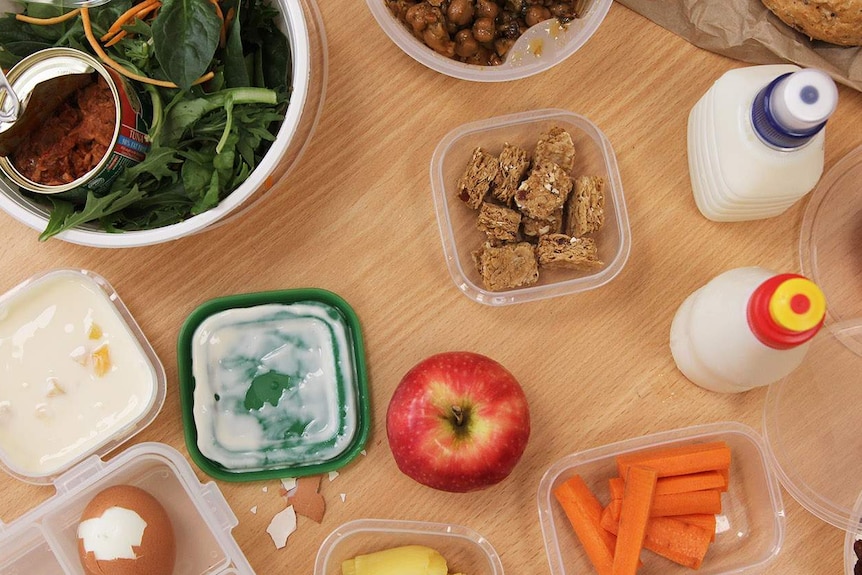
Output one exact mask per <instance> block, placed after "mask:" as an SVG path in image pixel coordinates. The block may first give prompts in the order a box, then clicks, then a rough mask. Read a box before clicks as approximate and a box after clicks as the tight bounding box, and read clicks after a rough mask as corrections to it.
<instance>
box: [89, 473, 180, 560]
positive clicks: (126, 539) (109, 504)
mask: <svg viewBox="0 0 862 575" xmlns="http://www.w3.org/2000/svg"><path fill="white" fill-rule="evenodd" d="M78 555H79V556H80V558H81V565H82V566H83V567H84V572H85V573H87V574H88V575H172V573H173V570H174V562H175V560H176V540H175V538H174V530H173V527H172V526H171V521H170V518H169V517H168V514H167V512H166V511H165V509H164V507H162V505H161V503H159V501H158V500H157V499H156V498H155V497H153V496H152V495H150V494H149V493H147V492H146V491H144V490H143V489H140V488H138V487H133V486H131V485H115V486H113V487H108V488H107V489H105V490H103V491H100V492H99V493H98V494H97V495H96V496H95V497H94V498H93V499H92V500H91V501H90V503H88V504H87V507H86V508H85V509H84V512H83V513H82V514H81V521H80V523H79V524H78Z"/></svg>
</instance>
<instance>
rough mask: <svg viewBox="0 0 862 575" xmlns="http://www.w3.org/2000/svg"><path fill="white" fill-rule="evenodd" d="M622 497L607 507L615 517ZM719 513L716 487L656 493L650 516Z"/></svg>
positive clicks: (618, 514)
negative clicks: (682, 491) (703, 489)
mask: <svg viewBox="0 0 862 575" xmlns="http://www.w3.org/2000/svg"><path fill="white" fill-rule="evenodd" d="M621 503H622V499H612V500H611V502H610V504H608V507H609V508H610V509H611V512H612V513H613V515H614V518H615V519H617V520H618V519H619V517H620V507H621ZM716 513H721V492H720V491H718V490H716V489H708V490H706V491H688V492H686V493H672V494H670V495H656V496H654V497H653V500H652V510H651V512H650V516H651V517H670V516H674V515H702V514H709V515H715V514H716Z"/></svg>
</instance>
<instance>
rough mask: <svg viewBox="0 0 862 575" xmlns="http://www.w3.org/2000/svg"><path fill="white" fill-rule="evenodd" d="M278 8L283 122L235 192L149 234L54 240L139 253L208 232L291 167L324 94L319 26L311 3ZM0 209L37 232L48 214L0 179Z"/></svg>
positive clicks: (79, 231)
mask: <svg viewBox="0 0 862 575" xmlns="http://www.w3.org/2000/svg"><path fill="white" fill-rule="evenodd" d="M272 1H273V2H274V3H275V4H276V5H277V7H278V10H279V12H280V14H281V20H280V21H279V22H278V26H279V28H280V29H281V30H282V32H284V34H285V35H286V36H287V40H288V44H289V46H290V51H291V63H292V69H291V77H292V86H291V88H292V91H291V96H290V103H289V104H288V106H287V109H286V110H285V117H284V121H283V122H282V124H281V127H280V128H279V130H278V133H277V134H276V138H275V141H274V142H273V143H272V145H271V147H270V149H269V150H268V151H267V153H266V154H265V155H264V157H263V159H262V160H261V162H260V163H259V164H258V165H257V166H256V167H255V169H254V170H253V171H252V172H251V174H250V175H249V177H248V179H246V180H245V181H244V182H243V183H242V184H241V185H240V186H239V187H238V188H237V189H236V190H234V191H233V192H231V194H230V195H228V196H227V197H226V198H225V199H224V200H222V201H221V202H220V203H219V204H218V205H217V206H216V207H214V208H212V209H210V210H208V211H206V212H203V213H201V214H198V215H196V216H192V217H190V218H188V219H186V220H183V221H181V222H178V223H175V224H171V225H168V226H164V227H161V228H154V229H150V230H135V231H126V232H121V233H114V232H106V231H104V230H101V229H98V228H97V227H95V226H93V225H90V224H85V225H81V226H78V227H75V228H73V229H70V230H67V231H64V232H62V233H60V234H58V235H57V236H56V238H58V239H60V240H63V241H67V242H70V243H74V244H80V245H86V246H94V247H104V248H121V247H139V246H146V245H152V244H159V243H163V242H168V241H171V240H175V239H178V238H181V237H184V236H188V235H191V234H194V233H197V232H200V231H203V230H207V229H212V228H213V227H214V226H216V225H220V224H223V223H225V222H226V221H228V220H229V219H233V217H235V216H238V215H240V214H241V213H242V212H243V211H244V210H245V209H247V208H248V207H250V206H251V205H252V204H253V203H255V202H256V201H257V200H259V199H260V198H261V197H262V196H264V195H265V193H266V192H267V191H268V190H269V189H271V188H272V187H273V185H274V184H275V183H276V182H277V181H278V180H279V179H281V178H282V177H283V176H284V175H285V174H287V172H288V171H289V169H290V168H291V167H292V166H293V165H295V164H296V162H297V161H298V160H299V158H300V156H301V155H302V153H303V152H304V151H305V148H306V147H307V145H308V143H309V142H310V140H311V136H312V133H313V132H314V129H315V127H316V125H317V119H318V117H319V115H320V111H321V109H322V108H323V100H324V95H325V90H326V75H327V54H326V36H325V31H324V28H323V20H322V18H321V15H320V11H319V9H318V7H317V4H316V3H315V1H314V0H272ZM0 11H2V12H12V11H16V10H15V8H14V5H13V3H12V1H11V0H0ZM0 209H2V210H3V211H5V212H6V213H8V214H9V215H11V216H12V217H13V218H15V219H16V220H18V221H19V222H21V223H23V224H25V225H27V226H29V227H31V228H33V229H35V230H38V231H40V232H41V231H42V230H44V229H45V226H46V224H47V223H48V219H49V218H50V210H49V209H48V208H46V207H45V206H42V205H39V204H37V203H35V202H33V201H31V200H30V199H29V198H27V197H26V196H24V195H23V194H21V193H20V192H19V191H18V188H17V186H15V185H14V184H12V183H11V182H10V181H9V180H8V179H6V178H5V177H2V176H0Z"/></svg>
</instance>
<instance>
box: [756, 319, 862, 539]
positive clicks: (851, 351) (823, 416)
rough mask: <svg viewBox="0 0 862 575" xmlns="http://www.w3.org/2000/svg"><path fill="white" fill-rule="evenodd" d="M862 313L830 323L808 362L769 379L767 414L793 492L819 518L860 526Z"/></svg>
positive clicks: (777, 460) (778, 467) (775, 459)
mask: <svg viewBox="0 0 862 575" xmlns="http://www.w3.org/2000/svg"><path fill="white" fill-rule="evenodd" d="M860 373H862V319H855V320H847V321H845V322H842V323H837V324H831V325H828V324H827V326H826V327H824V328H823V329H822V330H821V331H820V333H819V334H818V335H817V336H816V337H815V338H814V339H813V340H812V344H811V347H810V349H809V350H808V354H807V355H806V357H805V360H804V361H803V362H802V364H801V365H800V366H799V367H797V368H796V370H795V371H794V372H793V373H791V374H790V375H789V376H788V377H787V378H785V379H783V380H781V381H779V382H777V383H774V384H772V385H771V386H769V391H768V392H767V395H766V404H765V409H764V415H763V430H764V438H765V439H766V442H767V444H768V447H769V452H770V455H771V460H772V467H773V469H774V470H775V472H776V474H777V476H778V478H779V480H780V481H781V483H782V485H784V487H785V489H787V491H788V493H790V495H791V496H793V498H794V499H796V500H797V501H798V502H799V504H800V505H802V507H804V508H805V509H807V510H808V511H810V512H811V513H812V514H814V515H815V516H816V517H818V518H819V519H821V520H823V521H825V522H827V523H829V524H831V525H834V526H835V527H838V528H839V529H844V530H847V531H854V532H855V531H857V530H858V524H859V517H858V513H857V512H856V507H857V502H858V499H859V493H860V492H862V474H860V473H859V458H858V454H859V453H860V452H862V435H860V434H859V432H858V428H857V424H856V420H857V412H856V408H857V406H858V405H860V404H862V386H860V385H859V374H860Z"/></svg>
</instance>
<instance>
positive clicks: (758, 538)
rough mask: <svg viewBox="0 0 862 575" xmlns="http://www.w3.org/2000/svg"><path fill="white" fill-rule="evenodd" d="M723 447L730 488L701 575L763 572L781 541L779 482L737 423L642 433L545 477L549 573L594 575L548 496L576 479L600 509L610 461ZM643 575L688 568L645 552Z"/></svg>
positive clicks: (574, 458) (762, 450) (758, 444)
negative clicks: (648, 452) (683, 448)
mask: <svg viewBox="0 0 862 575" xmlns="http://www.w3.org/2000/svg"><path fill="white" fill-rule="evenodd" d="M709 441H725V442H727V444H728V445H729V446H730V450H731V454H732V460H731V468H730V484H729V486H728V490H727V492H725V493H723V494H722V512H721V514H720V515H719V516H718V517H717V521H716V537H715V541H714V542H713V543H712V544H711V545H710V548H709V551H708V552H707V554H706V558H705V559H704V562H703V565H702V566H701V568H700V569H699V570H698V573H700V574H701V575H722V574H730V573H741V572H744V571H747V570H749V569H752V570H757V569H760V568H763V567H764V566H765V565H766V564H768V563H769V562H770V561H772V559H774V558H775V556H776V555H778V552H779V551H780V549H781V545H782V543H783V541H784V504H783V502H782V500H781V490H780V487H779V484H778V480H777V479H776V478H775V476H774V475H773V474H772V471H771V468H770V465H769V459H768V453H767V450H766V446H765V444H764V442H763V439H762V438H761V437H760V435H758V434H757V433H756V432H755V431H754V430H753V429H751V428H750V427H748V426H745V425H743V424H741V423H735V422H723V423H714V424H708V425H698V426H694V427H687V428H683V429H677V430H672V431H665V432H661V433H656V434H653V435H646V436H643V437H637V438H633V439H628V440H624V441H620V442H618V443H613V444H610V445H606V446H603V447H597V448H594V449H589V450H587V451H582V452H580V453H574V454H572V455H568V456H566V457H564V458H562V459H561V460H559V461H558V462H556V463H555V464H554V465H552V466H551V467H550V469H548V471H547V472H545V475H544V477H543V478H542V480H541V482H540V484H539V491H538V507H539V521H540V524H541V527H542V534H543V536H544V539H545V550H546V552H547V555H548V562H549V564H550V568H551V574H552V575H576V574H577V575H580V574H582V573H592V572H593V566H592V564H591V563H590V561H589V559H588V558H587V556H586V553H585V552H584V548H583V546H582V545H581V543H580V542H579V541H578V538H577V536H576V535H575V532H574V529H572V526H571V524H570V523H569V521H568V519H567V518H566V515H565V513H564V512H563V510H562V508H561V507H560V506H559V504H558V503H557V501H556V499H555V498H554V496H553V490H554V489H555V488H556V487H557V486H558V485H560V484H561V483H563V482H564V481H566V480H567V479H569V478H570V477H572V476H574V475H580V476H581V477H582V478H583V479H584V481H585V482H586V483H587V485H588V486H589V487H590V490H591V491H592V492H593V493H594V494H595V495H596V497H597V498H598V499H599V501H601V502H602V503H603V504H605V503H607V501H608V500H609V498H610V495H609V492H608V481H607V480H608V479H609V478H611V477H614V476H616V475H617V470H616V464H615V458H616V457H617V456H618V455H621V454H624V453H631V452H636V451H641V450H645V449H653V448H666V447H673V446H678V445H686V444H695V443H705V442H709ZM641 559H642V560H643V567H642V568H641V569H640V570H638V573H639V574H641V575H654V574H655V575H659V574H660V575H676V574H683V573H691V569H689V568H688V567H683V566H681V565H677V564H676V563H672V562H671V561H668V560H667V559H664V558H663V557H660V556H658V555H656V554H654V553H651V552H649V551H644V552H643V553H642V554H641Z"/></svg>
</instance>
